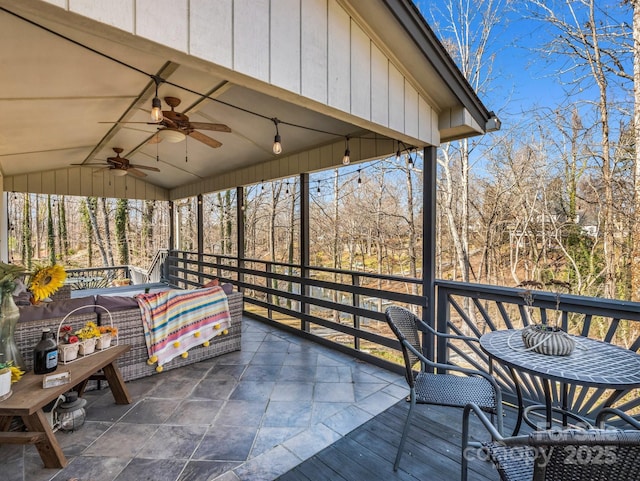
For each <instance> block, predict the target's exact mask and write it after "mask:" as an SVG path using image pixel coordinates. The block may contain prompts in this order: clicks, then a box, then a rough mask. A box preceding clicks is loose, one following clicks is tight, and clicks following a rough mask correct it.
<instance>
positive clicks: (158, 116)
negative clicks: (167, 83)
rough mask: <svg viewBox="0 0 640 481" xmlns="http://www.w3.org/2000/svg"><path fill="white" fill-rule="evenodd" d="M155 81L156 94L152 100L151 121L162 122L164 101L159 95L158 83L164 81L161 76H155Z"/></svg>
mask: <svg viewBox="0 0 640 481" xmlns="http://www.w3.org/2000/svg"><path fill="white" fill-rule="evenodd" d="M153 81H154V82H155V83H156V96H155V97H153V100H152V101H151V121H152V122H162V118H163V116H162V103H161V102H160V98H159V97H158V84H159V83H160V82H161V81H162V80H161V79H160V77H157V76H155V75H154V76H153Z"/></svg>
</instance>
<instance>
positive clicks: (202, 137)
mask: <svg viewBox="0 0 640 481" xmlns="http://www.w3.org/2000/svg"><path fill="white" fill-rule="evenodd" d="M189 137H192V138H194V139H196V140H199V141H200V142H202V143H203V144H207V145H208V146H209V147H213V148H214V149H215V148H218V147H221V146H222V144H221V143H220V142H218V141H217V140H216V139H212V138H211V137H209V136H207V135H204V134H201V133H200V132H198V131H197V130H194V131H193V132H189Z"/></svg>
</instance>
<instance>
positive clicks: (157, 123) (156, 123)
mask: <svg viewBox="0 0 640 481" xmlns="http://www.w3.org/2000/svg"><path fill="white" fill-rule="evenodd" d="M98 123H99V124H145V125H162V122H133V121H131V122H118V121H115V122H98Z"/></svg>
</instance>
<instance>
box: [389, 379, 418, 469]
mask: <svg viewBox="0 0 640 481" xmlns="http://www.w3.org/2000/svg"><path fill="white" fill-rule="evenodd" d="M410 399H411V404H410V405H409V413H408V414H407V420H406V421H405V422H404V429H403V430H402V437H401V438H400V445H399V446H398V454H396V462H395V463H394V464H393V470H394V471H397V470H398V466H399V465H400V458H401V457H402V450H403V449H404V443H405V441H406V440H407V433H408V432H409V426H410V425H411V415H412V414H413V407H414V406H415V405H416V390H415V388H411V393H410Z"/></svg>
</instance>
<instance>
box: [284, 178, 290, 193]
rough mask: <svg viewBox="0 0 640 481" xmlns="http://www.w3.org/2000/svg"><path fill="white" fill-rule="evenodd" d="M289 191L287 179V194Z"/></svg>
mask: <svg viewBox="0 0 640 481" xmlns="http://www.w3.org/2000/svg"><path fill="white" fill-rule="evenodd" d="M288 193H289V181H287V191H286V192H285V194H288Z"/></svg>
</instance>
